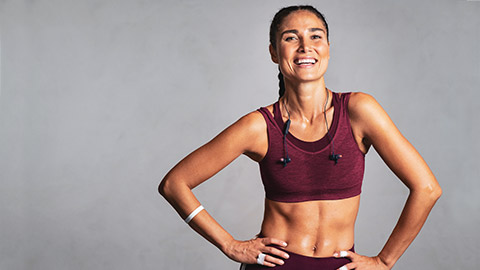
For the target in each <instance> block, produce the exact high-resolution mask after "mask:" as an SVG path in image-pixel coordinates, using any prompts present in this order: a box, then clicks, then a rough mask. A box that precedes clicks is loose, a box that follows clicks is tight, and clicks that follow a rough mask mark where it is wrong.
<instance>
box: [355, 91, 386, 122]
mask: <svg viewBox="0 0 480 270" xmlns="http://www.w3.org/2000/svg"><path fill="white" fill-rule="evenodd" d="M379 106H380V104H379V103H378V102H377V100H376V99H375V98H374V97H373V96H372V95H370V94H367V93H364V92H351V93H350V97H349V101H348V111H349V114H350V117H354V118H356V117H361V116H366V115H369V114H371V113H374V112H375V111H376V110H378V108H379Z"/></svg>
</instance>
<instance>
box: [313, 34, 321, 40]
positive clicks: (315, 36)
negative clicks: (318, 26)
mask: <svg viewBox="0 0 480 270" xmlns="http://www.w3.org/2000/svg"><path fill="white" fill-rule="evenodd" d="M318 38H322V36H319V35H313V36H312V39H318Z"/></svg>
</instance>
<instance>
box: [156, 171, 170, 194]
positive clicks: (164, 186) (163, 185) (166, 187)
mask: <svg viewBox="0 0 480 270" xmlns="http://www.w3.org/2000/svg"><path fill="white" fill-rule="evenodd" d="M171 182H172V181H171V179H170V178H169V177H167V176H165V178H163V179H162V181H161V182H160V184H159V185H158V193H160V195H162V196H163V197H164V198H165V199H167V198H168V197H170V196H171V194H172V183H171Z"/></svg>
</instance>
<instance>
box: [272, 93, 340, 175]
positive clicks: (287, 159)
mask: <svg viewBox="0 0 480 270" xmlns="http://www.w3.org/2000/svg"><path fill="white" fill-rule="evenodd" d="M325 90H326V92H327V98H326V100H325V105H324V108H323V116H324V118H325V126H326V128H327V137H328V139H329V141H330V142H331V145H332V152H331V154H330V155H329V156H328V158H329V159H330V160H333V161H334V162H335V164H337V163H338V160H339V159H340V158H341V157H342V155H340V154H335V144H334V142H333V138H332V137H331V135H330V128H329V127H328V121H327V104H328V98H329V96H330V93H329V91H328V89H327V88H325ZM283 106H284V107H285V111H286V112H287V115H288V120H287V122H285V128H284V130H283V149H284V155H285V156H284V157H283V158H281V159H280V162H282V163H283V167H286V166H287V164H288V163H290V162H291V161H292V159H291V158H290V157H289V156H288V148H287V134H288V130H289V129H290V123H291V121H290V112H289V111H288V108H287V104H286V102H285V99H283Z"/></svg>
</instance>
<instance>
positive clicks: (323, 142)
mask: <svg viewBox="0 0 480 270" xmlns="http://www.w3.org/2000/svg"><path fill="white" fill-rule="evenodd" d="M332 94H333V96H332V97H333V98H332V103H333V117H332V124H331V126H330V127H329V128H330V137H331V139H333V138H334V137H335V134H336V133H337V127H338V119H339V117H340V112H339V110H340V106H339V103H340V100H339V98H340V96H339V95H338V93H336V92H333V91H332ZM273 106H274V109H273V112H272V113H270V111H269V113H270V114H271V115H272V119H273V122H274V123H275V126H276V127H277V128H278V129H279V130H280V132H281V133H282V134H283V126H284V125H285V122H284V121H283V118H282V117H280V118H279V119H280V120H281V123H282V125H281V126H280V125H279V121H278V120H277V118H276V117H275V111H277V112H279V111H280V104H279V101H277V102H275V103H274V105H273ZM275 107H276V108H275ZM287 141H289V142H290V143H292V144H293V145H294V146H296V147H298V148H299V149H301V150H303V151H306V152H310V153H314V152H319V151H322V150H324V149H325V147H327V146H328V145H329V144H330V138H328V135H327V134H325V135H323V137H321V138H320V139H318V140H316V141H304V140H301V139H299V138H297V137H296V136H294V135H293V134H292V133H291V132H289V133H288V134H287Z"/></svg>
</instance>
